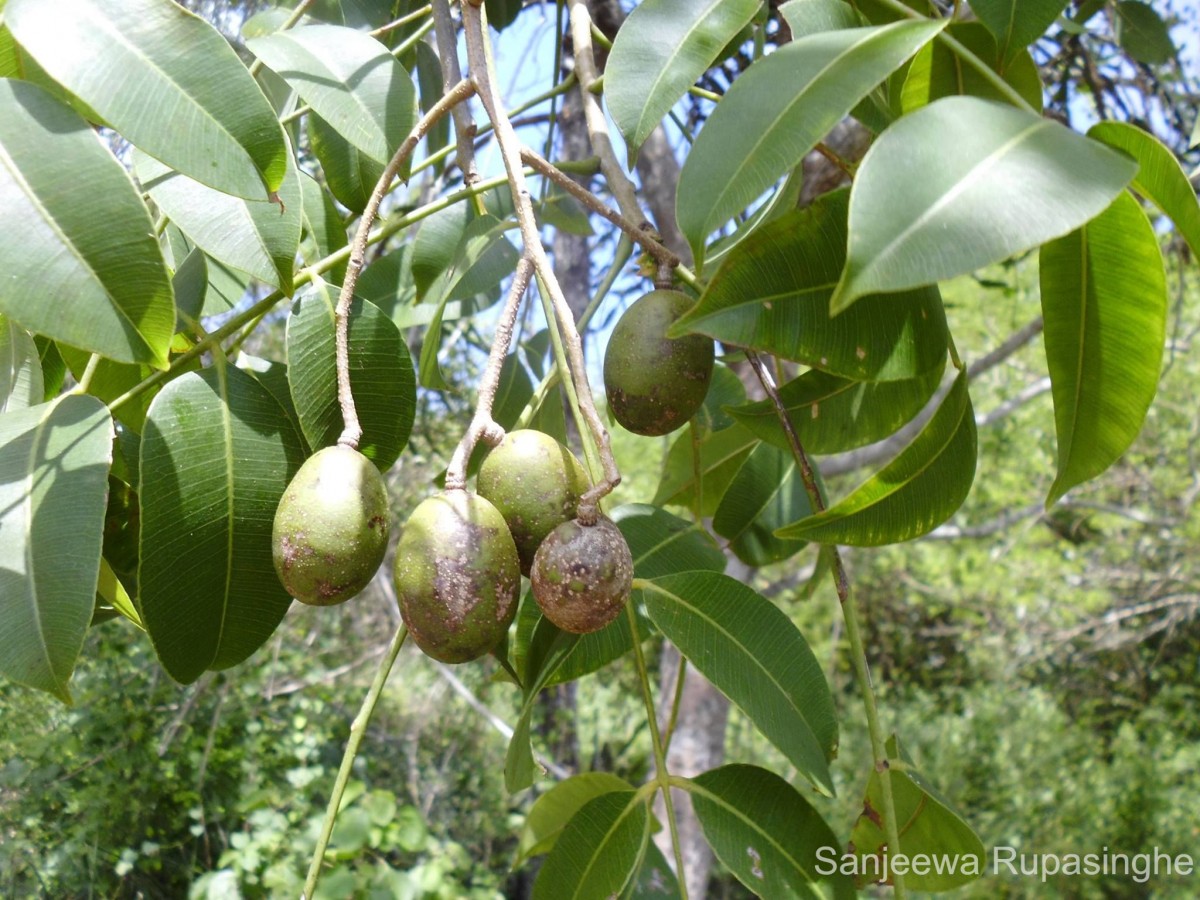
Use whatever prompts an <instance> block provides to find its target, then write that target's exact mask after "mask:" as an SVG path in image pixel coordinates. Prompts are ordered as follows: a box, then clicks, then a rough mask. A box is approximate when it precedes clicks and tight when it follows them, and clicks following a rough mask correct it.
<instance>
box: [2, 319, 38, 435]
mask: <svg viewBox="0 0 1200 900" xmlns="http://www.w3.org/2000/svg"><path fill="white" fill-rule="evenodd" d="M44 395H45V386H44V383H43V379H42V361H41V358H40V356H39V354H38V348H37V344H36V343H34V340H33V338H32V337H30V335H29V332H27V331H26V330H25V329H24V328H20V327H18V326H17V324H16V323H15V322H13V321H12V320H11V319H9V318H8V316H3V315H0V414H3V413H6V412H13V411H14V410H18V409H26V408H27V407H30V406H37V405H38V404H39V403H41V402H42V401H43V400H44V399H45V396H44Z"/></svg>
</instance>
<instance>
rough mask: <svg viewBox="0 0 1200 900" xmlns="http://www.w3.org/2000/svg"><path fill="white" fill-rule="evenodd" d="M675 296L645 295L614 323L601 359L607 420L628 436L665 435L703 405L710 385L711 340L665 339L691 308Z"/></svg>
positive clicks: (684, 299)
mask: <svg viewBox="0 0 1200 900" xmlns="http://www.w3.org/2000/svg"><path fill="white" fill-rule="evenodd" d="M692 303H693V301H692V298H691V297H689V296H688V295H687V294H684V293H681V292H679V291H668V290H658V291H651V292H650V293H649V294H646V295H645V296H644V297H641V298H640V299H638V300H636V301H635V302H634V303H633V305H632V306H630V307H629V309H627V310H625V313H624V315H622V316H621V318H620V319H619V320H618V321H617V324H616V327H614V328H613V331H612V335H611V337H609V339H608V349H607V350H606V351H605V353H604V391H605V393H606V394H607V396H608V408H609V410H611V411H612V414H613V417H614V418H615V419H616V420H617V421H618V422H620V423H621V424H622V425H623V426H624V427H625V428H627V429H628V430H629V431H632V432H633V433H634V434H644V435H650V436H654V435H660V434H668V433H669V432H672V431H674V430H675V429H676V428H679V427H680V426H682V425H684V424H685V423H686V422H687V421H688V420H689V419H690V418H691V417H692V416H693V415H695V414H696V411H697V410H698V409H700V406H701V404H703V403H704V397H705V396H706V395H707V394H708V384H709V382H710V381H712V373H713V358H714V355H715V354H714V349H713V341H712V338H708V337H705V336H704V335H701V334H689V335H686V336H684V337H681V338H669V337H667V329H668V328H670V327H671V325H673V324H674V322H675V320H676V319H678V318H679V317H680V316H681V315H683V313H684V312H685V311H686V310H687V309H688V308H689V307H690V306H691V305H692Z"/></svg>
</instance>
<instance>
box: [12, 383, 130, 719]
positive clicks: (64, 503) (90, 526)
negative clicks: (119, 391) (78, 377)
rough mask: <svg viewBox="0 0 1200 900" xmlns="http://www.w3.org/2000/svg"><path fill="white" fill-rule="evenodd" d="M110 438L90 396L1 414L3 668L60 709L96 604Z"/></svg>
mask: <svg viewBox="0 0 1200 900" xmlns="http://www.w3.org/2000/svg"><path fill="white" fill-rule="evenodd" d="M112 441H113V427H112V419H111V418H110V417H109V415H108V410H107V409H105V407H104V404H103V403H101V402H100V401H98V400H96V399H95V398H94V397H84V396H79V395H68V396H65V397H63V398H61V399H59V400H56V401H54V402H52V403H41V404H38V405H36V406H30V407H28V408H26V409H20V410H15V411H10V412H6V413H4V414H3V415H0V535H2V536H3V537H2V538H0V672H3V673H4V674H5V675H6V676H7V677H9V678H11V679H12V680H13V681H16V682H19V683H20V684H24V685H28V686H29V687H34V688H37V689H39V690H43V691H48V692H49V693H51V694H53V695H54V696H56V697H58V698H59V699H60V700H62V701H63V702H64V703H70V702H71V693H70V690H69V688H68V686H67V682H68V681H70V679H71V673H72V671H74V669H75V660H76V659H77V658H78V656H79V651H80V650H81V649H82V647H83V638H84V635H85V634H86V633H87V628H88V623H89V622H91V620H92V609H93V608H94V606H95V601H96V583H97V579H98V577H99V573H100V546H101V538H102V534H103V530H104V510H105V504H106V499H107V496H108V468H109V465H110V464H111V463H112Z"/></svg>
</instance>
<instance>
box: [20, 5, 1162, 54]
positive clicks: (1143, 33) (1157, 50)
mask: <svg viewBox="0 0 1200 900" xmlns="http://www.w3.org/2000/svg"><path fill="white" fill-rule="evenodd" d="M1115 25H1116V31H1117V43H1118V44H1120V45H1121V49H1122V50H1124V51H1125V52H1126V53H1128V54H1129V55H1130V56H1132V57H1133V58H1134V59H1135V60H1137V61H1138V62H1140V63H1146V64H1147V65H1150V66H1160V65H1162V64H1163V63H1166V62H1169V61H1170V60H1171V59H1173V58H1174V56H1175V53H1176V50H1175V44H1174V43H1172V41H1171V32H1170V30H1169V29H1168V28H1167V23H1166V22H1164V21H1163V20H1162V18H1161V17H1160V16H1159V14H1158V13H1157V12H1155V11H1154V8H1153V7H1152V6H1150V4H1148V3H1142V2H1140V0H1121V2H1120V3H1118V4H1117V8H1116V20H1115ZM18 39H19V36H18Z"/></svg>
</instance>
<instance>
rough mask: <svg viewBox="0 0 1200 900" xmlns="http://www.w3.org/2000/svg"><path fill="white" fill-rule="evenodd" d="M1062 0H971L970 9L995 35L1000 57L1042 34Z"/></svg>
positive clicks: (1011, 56)
mask: <svg viewBox="0 0 1200 900" xmlns="http://www.w3.org/2000/svg"><path fill="white" fill-rule="evenodd" d="M1066 5H1067V3H1066V0H972V3H971V9H972V10H974V12H975V15H977V16H979V19H980V21H981V22H983V24H984V25H986V26H987V28H988V31H990V32H991V33H992V34H993V35H994V36H995V38H996V44H997V46H998V47H999V50H1000V60H1001V61H1002V62H1008V61H1009V60H1012V59H1014V58H1015V57H1016V56H1017V55H1018V54H1019V53H1020V52H1021V51H1022V50H1024V49H1025V47H1027V46H1028V45H1029V44H1032V43H1033V42H1034V41H1036V40H1037V39H1038V38H1039V37H1041V36H1042V32H1044V31H1045V30H1046V29H1047V28H1049V27H1050V26H1051V25H1052V24H1053V23H1054V20H1055V19H1057V18H1058V14H1059V13H1060V12H1062V11H1063V7H1064V6H1066Z"/></svg>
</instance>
